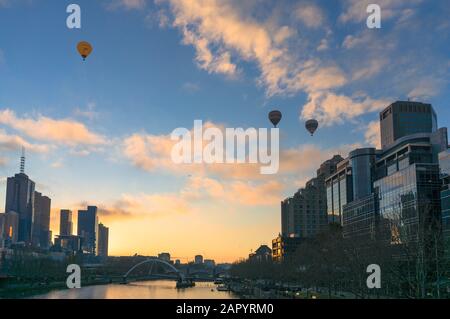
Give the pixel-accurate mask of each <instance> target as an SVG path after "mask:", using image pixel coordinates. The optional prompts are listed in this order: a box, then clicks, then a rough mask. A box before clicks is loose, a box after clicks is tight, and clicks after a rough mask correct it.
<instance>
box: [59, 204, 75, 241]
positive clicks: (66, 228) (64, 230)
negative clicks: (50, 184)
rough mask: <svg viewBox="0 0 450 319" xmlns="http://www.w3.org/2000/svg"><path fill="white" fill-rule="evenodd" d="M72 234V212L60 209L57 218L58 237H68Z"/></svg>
mask: <svg viewBox="0 0 450 319" xmlns="http://www.w3.org/2000/svg"><path fill="white" fill-rule="evenodd" d="M72 232H73V222H72V211H71V210H68V209H61V211H60V218H59V235H60V236H70V235H72Z"/></svg>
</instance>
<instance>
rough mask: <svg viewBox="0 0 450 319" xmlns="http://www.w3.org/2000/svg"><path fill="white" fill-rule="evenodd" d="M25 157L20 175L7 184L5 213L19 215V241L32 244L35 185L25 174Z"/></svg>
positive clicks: (22, 160)
mask: <svg viewBox="0 0 450 319" xmlns="http://www.w3.org/2000/svg"><path fill="white" fill-rule="evenodd" d="M24 170H25V156H24V154H22V157H21V163H20V173H19V174H16V175H15V176H14V177H9V178H8V180H7V183H6V202H5V212H6V213H8V212H10V211H13V212H16V213H17V214H18V215H19V232H18V237H17V240H18V241H20V242H25V243H27V244H31V243H32V234H33V222H34V191H35V183H34V182H33V181H32V180H30V179H29V178H28V176H27V175H26V174H25V172H24Z"/></svg>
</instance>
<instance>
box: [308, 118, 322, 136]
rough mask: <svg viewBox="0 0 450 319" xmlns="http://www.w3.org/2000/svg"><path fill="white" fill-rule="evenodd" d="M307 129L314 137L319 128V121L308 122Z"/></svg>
mask: <svg viewBox="0 0 450 319" xmlns="http://www.w3.org/2000/svg"><path fill="white" fill-rule="evenodd" d="M305 127H306V129H307V130H308V132H309V133H311V136H313V135H314V133H315V132H316V130H317V128H318V127H319V122H317V120H314V119H312V120H308V121H306V123H305Z"/></svg>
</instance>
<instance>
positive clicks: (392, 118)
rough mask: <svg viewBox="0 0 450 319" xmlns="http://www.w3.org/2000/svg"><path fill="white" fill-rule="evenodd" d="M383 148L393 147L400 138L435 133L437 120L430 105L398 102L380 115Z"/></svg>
mask: <svg viewBox="0 0 450 319" xmlns="http://www.w3.org/2000/svg"><path fill="white" fill-rule="evenodd" d="M380 126H381V147H382V148H383V149H384V148H386V147H388V146H390V145H392V144H393V143H394V142H395V141H397V140H398V139H399V138H402V137H405V136H408V135H413V134H417V133H433V132H435V131H436V129H437V118H436V113H435V112H434V110H433V107H432V106H431V105H430V104H424V103H418V102H409V101H407V102H406V101H397V102H395V103H392V104H391V105H389V106H388V107H387V108H386V109H384V110H383V111H382V112H381V113H380Z"/></svg>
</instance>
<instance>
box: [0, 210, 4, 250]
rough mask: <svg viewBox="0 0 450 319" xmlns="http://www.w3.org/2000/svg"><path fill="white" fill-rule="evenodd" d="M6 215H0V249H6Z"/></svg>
mask: <svg viewBox="0 0 450 319" xmlns="http://www.w3.org/2000/svg"><path fill="white" fill-rule="evenodd" d="M4 229H5V214H3V213H2V214H0V248H3V247H4V237H3V233H4Z"/></svg>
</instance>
